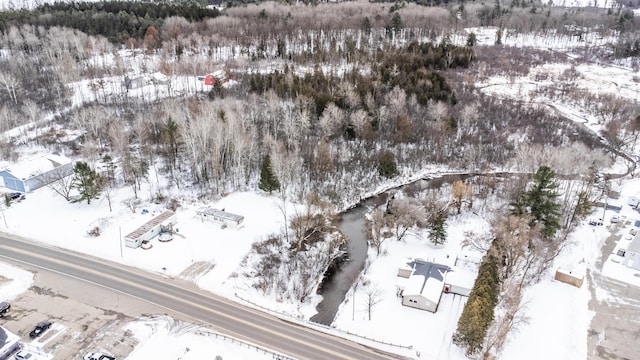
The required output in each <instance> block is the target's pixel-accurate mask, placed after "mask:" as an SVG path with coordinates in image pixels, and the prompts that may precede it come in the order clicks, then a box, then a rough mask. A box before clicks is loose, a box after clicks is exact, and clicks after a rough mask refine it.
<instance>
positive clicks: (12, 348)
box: [0, 326, 20, 360]
mask: <svg viewBox="0 0 640 360" xmlns="http://www.w3.org/2000/svg"><path fill="white" fill-rule="evenodd" d="M18 349H20V336H18V335H16V334H14V333H12V332H11V331H9V330H7V329H5V328H3V327H2V326H0V360H4V359H9V358H10V357H11V355H12V354H13V353H14V352H16V350H18Z"/></svg>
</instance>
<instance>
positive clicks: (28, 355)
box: [13, 350, 36, 360]
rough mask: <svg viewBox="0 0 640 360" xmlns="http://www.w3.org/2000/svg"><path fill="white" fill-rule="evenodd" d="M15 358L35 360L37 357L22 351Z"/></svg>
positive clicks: (18, 359)
mask: <svg viewBox="0 0 640 360" xmlns="http://www.w3.org/2000/svg"><path fill="white" fill-rule="evenodd" d="M13 358H14V359H16V360H34V359H35V358H36V356H35V355H33V354H32V353H30V352H28V351H27V350H20V351H18V352H17V353H16V354H15V355H14V356H13Z"/></svg>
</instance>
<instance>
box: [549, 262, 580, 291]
mask: <svg viewBox="0 0 640 360" xmlns="http://www.w3.org/2000/svg"><path fill="white" fill-rule="evenodd" d="M553 279H554V280H557V281H560V282H563V283H565V284H569V285H573V286H575V287H578V288H579V287H582V283H583V282H584V270H582V269H578V268H575V267H572V266H566V267H560V268H558V270H556V274H555V276H554V277H553Z"/></svg>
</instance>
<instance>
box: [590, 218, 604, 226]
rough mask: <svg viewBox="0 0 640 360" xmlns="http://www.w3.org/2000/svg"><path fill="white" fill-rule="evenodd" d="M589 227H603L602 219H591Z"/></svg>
mask: <svg viewBox="0 0 640 360" xmlns="http://www.w3.org/2000/svg"><path fill="white" fill-rule="evenodd" d="M589 225H593V226H602V219H590V220H589Z"/></svg>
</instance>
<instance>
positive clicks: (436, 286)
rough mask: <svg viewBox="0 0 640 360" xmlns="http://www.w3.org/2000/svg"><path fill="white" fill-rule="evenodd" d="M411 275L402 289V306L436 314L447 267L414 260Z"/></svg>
mask: <svg viewBox="0 0 640 360" xmlns="http://www.w3.org/2000/svg"><path fill="white" fill-rule="evenodd" d="M412 267H413V269H414V270H413V273H412V274H411V276H410V277H409V279H408V281H407V284H406V286H405V287H404V289H402V292H401V294H402V305H404V306H409V307H413V308H417V309H421V310H427V311H431V312H436V311H437V310H438V305H439V304H440V298H441V296H442V291H443V289H444V279H445V276H446V273H447V271H449V267H448V266H446V265H440V264H434V263H431V262H427V261H424V260H419V259H417V260H414V261H413V263H412Z"/></svg>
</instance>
